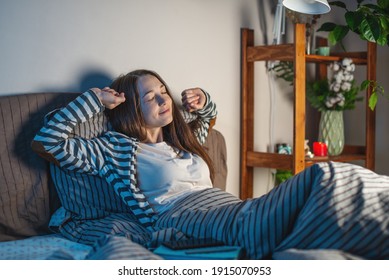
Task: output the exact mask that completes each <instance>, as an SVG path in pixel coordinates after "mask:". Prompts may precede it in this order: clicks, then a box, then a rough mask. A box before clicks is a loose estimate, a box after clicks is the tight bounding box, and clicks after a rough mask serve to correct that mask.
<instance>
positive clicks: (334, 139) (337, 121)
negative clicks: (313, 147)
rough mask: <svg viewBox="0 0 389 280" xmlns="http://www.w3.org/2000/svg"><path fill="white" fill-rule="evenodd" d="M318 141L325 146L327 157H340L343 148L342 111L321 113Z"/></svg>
mask: <svg viewBox="0 0 389 280" xmlns="http://www.w3.org/2000/svg"><path fill="white" fill-rule="evenodd" d="M319 141H320V142H324V143H326V144H327V148H328V155H330V156H337V155H340V154H341V153H342V151H343V148H344V121H343V111H323V112H322V113H321V117H320V123H319Z"/></svg>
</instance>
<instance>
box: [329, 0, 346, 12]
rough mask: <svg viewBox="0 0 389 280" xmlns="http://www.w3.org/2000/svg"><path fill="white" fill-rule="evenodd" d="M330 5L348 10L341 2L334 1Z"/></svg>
mask: <svg viewBox="0 0 389 280" xmlns="http://www.w3.org/2000/svg"><path fill="white" fill-rule="evenodd" d="M328 4H330V5H331V6H337V7H340V8H343V9H346V10H347V7H346V4H345V3H343V2H341V1H332V2H329V3H328Z"/></svg>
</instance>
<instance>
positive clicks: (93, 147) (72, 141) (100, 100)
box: [32, 89, 124, 175]
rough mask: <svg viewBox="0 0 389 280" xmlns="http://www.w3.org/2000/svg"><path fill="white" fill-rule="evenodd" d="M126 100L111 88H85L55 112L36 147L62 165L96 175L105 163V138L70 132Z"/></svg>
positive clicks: (41, 130)
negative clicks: (76, 134)
mask: <svg viewBox="0 0 389 280" xmlns="http://www.w3.org/2000/svg"><path fill="white" fill-rule="evenodd" d="M122 100H124V97H123V96H120V95H117V94H116V93H112V92H110V91H108V90H107V89H103V90H99V89H92V90H89V91H87V92H85V93H84V94H82V95H80V96H79V97H77V98H76V99H75V100H74V101H72V102H70V103H69V104H68V105H67V106H66V107H64V108H63V109H61V110H59V111H58V112H57V113H56V114H54V115H53V117H52V118H51V119H50V120H49V121H48V122H47V123H46V124H45V125H44V127H42V128H41V129H40V131H39V132H38V133H37V135H36V136H35V137H34V140H33V142H32V149H33V150H34V151H35V152H36V153H38V154H39V155H40V156H42V157H43V158H45V159H47V160H49V161H52V162H54V163H55V164H57V165H58V166H60V167H63V168H66V169H69V170H74V171H78V172H85V173H91V174H94V175H96V174H97V173H98V172H99V170H100V169H101V168H102V166H103V164H104V157H103V155H102V152H101V151H102V149H103V148H104V147H105V144H104V141H105V140H104V138H101V139H98V138H95V139H91V140H88V139H82V138H79V137H75V138H70V134H71V133H72V131H73V129H74V127H75V126H76V125H77V124H78V123H82V122H85V121H86V120H88V119H89V118H91V117H92V116H94V115H95V114H98V113H100V112H102V111H103V110H104V108H105V107H109V108H113V107H115V106H117V104H120V103H121V102H123V101H122ZM115 104H116V105H115ZM112 106H113V107H112Z"/></svg>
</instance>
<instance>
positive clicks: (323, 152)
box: [313, 111, 330, 157]
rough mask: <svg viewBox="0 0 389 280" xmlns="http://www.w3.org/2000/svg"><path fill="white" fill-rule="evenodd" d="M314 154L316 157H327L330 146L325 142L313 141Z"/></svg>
mask: <svg viewBox="0 0 389 280" xmlns="http://www.w3.org/2000/svg"><path fill="white" fill-rule="evenodd" d="M327 112H330V111H327ZM313 154H314V155H315V156H316V157H326V156H327V155H328V148H327V145H326V143H324V142H313Z"/></svg>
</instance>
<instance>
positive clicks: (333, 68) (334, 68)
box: [330, 62, 340, 72]
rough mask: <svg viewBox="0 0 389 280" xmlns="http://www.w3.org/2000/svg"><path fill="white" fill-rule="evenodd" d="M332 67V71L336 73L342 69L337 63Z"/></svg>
mask: <svg viewBox="0 0 389 280" xmlns="http://www.w3.org/2000/svg"><path fill="white" fill-rule="evenodd" d="M330 67H331V68H332V70H334V71H335V72H336V71H339V69H340V66H339V64H338V63H335V62H334V63H332V64H331V66H330Z"/></svg>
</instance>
